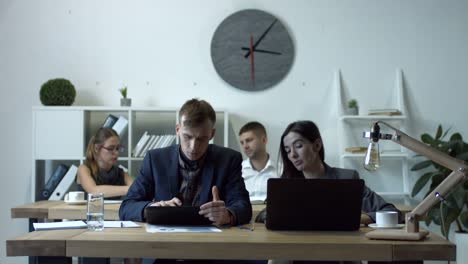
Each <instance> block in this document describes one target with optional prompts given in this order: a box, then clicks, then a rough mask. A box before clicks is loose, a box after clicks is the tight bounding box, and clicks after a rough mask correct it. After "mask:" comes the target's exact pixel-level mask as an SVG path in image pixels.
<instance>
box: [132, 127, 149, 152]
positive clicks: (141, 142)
mask: <svg viewBox="0 0 468 264" xmlns="http://www.w3.org/2000/svg"><path fill="white" fill-rule="evenodd" d="M148 138H149V135H148V131H145V133H143V135H142V136H141V138H140V140H139V141H138V143H137V144H136V146H135V148H134V149H133V157H138V153H139V152H141V149H142V148H143V147H144V145H145V144H146V141H148Z"/></svg>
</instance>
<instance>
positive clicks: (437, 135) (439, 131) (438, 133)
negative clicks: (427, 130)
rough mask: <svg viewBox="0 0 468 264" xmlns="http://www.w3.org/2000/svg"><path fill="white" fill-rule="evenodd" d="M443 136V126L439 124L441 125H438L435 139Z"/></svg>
mask: <svg viewBox="0 0 468 264" xmlns="http://www.w3.org/2000/svg"><path fill="white" fill-rule="evenodd" d="M441 136H442V126H441V125H439V126H438V127H437V132H436V136H435V139H436V140H438V139H439V138H440V137H441Z"/></svg>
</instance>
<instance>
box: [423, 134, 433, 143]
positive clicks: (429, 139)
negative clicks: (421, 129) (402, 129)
mask: <svg viewBox="0 0 468 264" xmlns="http://www.w3.org/2000/svg"><path fill="white" fill-rule="evenodd" d="M421 141H422V142H424V143H426V144H429V145H431V146H432V144H433V143H434V139H433V138H432V136H431V135H429V134H427V133H424V134H422V135H421Z"/></svg>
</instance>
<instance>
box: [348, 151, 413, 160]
mask: <svg viewBox="0 0 468 264" xmlns="http://www.w3.org/2000/svg"><path fill="white" fill-rule="evenodd" d="M364 156H366V154H365V153H345V154H343V155H341V158H364ZM380 158H401V159H405V158H408V153H404V152H393V153H388V152H387V153H385V152H381V153H380Z"/></svg>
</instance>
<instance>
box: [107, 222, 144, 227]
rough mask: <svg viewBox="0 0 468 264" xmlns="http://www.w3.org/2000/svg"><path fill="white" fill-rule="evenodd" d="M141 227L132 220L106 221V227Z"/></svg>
mask: <svg viewBox="0 0 468 264" xmlns="http://www.w3.org/2000/svg"><path fill="white" fill-rule="evenodd" d="M127 227H140V226H139V225H138V224H136V223H135V222H132V221H104V228H127Z"/></svg>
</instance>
